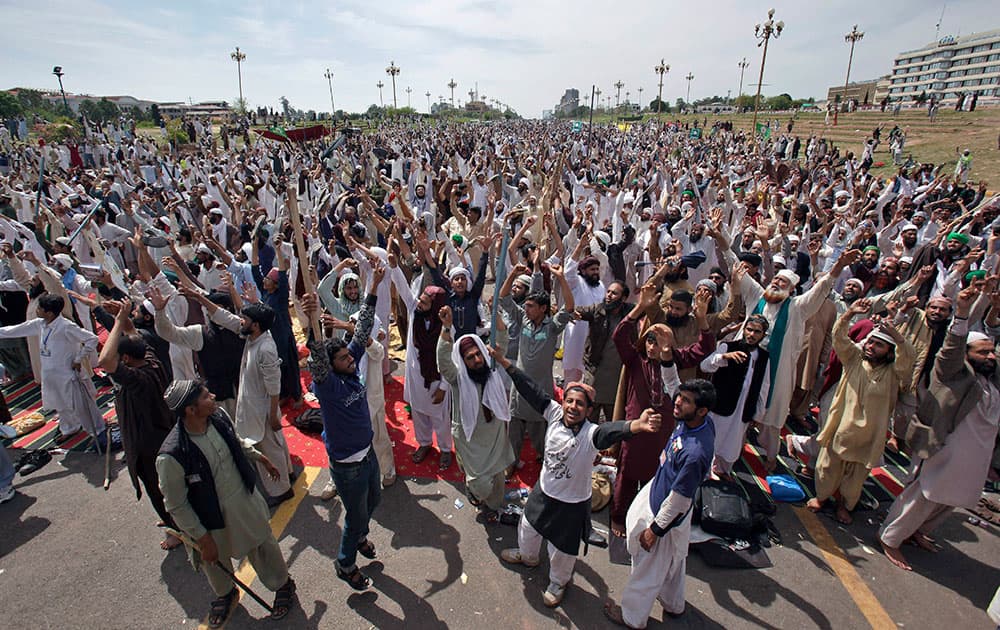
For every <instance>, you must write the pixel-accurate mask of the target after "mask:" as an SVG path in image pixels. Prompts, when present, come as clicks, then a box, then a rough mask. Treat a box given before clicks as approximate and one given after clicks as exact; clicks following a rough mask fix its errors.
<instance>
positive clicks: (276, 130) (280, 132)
mask: <svg viewBox="0 0 1000 630" xmlns="http://www.w3.org/2000/svg"><path fill="white" fill-rule="evenodd" d="M267 130H268V131H270V132H271V133H273V134H275V135H277V136H281V137H282V138H284V139H285V140H287V141H288V142H291V138H289V137H288V134H287V133H285V128H284V127H281V126H278V125H271V126H270V127H268V128H267Z"/></svg>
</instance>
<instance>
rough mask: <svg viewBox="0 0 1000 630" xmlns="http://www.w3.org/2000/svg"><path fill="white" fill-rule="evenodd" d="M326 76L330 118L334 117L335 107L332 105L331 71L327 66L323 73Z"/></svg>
mask: <svg viewBox="0 0 1000 630" xmlns="http://www.w3.org/2000/svg"><path fill="white" fill-rule="evenodd" d="M323 76H324V77H326V82H327V84H328V85H329V86H330V119H331V120H332V119H334V118H336V114H337V108H336V107H334V106H333V73H332V72H330V69H329V68H327V69H326V72H324V73H323Z"/></svg>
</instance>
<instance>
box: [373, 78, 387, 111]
mask: <svg viewBox="0 0 1000 630" xmlns="http://www.w3.org/2000/svg"><path fill="white" fill-rule="evenodd" d="M375 86H376V87H377V88H378V106H379V107H381V108H383V109H385V102H383V101H382V88H384V87H385V83H382V82H381V81H379V82H378V83H376V84H375Z"/></svg>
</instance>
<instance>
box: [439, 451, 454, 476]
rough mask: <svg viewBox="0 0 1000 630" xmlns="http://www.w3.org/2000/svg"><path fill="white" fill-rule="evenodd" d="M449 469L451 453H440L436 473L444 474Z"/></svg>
mask: <svg viewBox="0 0 1000 630" xmlns="http://www.w3.org/2000/svg"><path fill="white" fill-rule="evenodd" d="M449 468H451V451H445V452H443V453H441V461H440V462H439V463H438V471H440V472H444V471H446V470H448V469H449Z"/></svg>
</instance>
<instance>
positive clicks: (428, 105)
mask: <svg viewBox="0 0 1000 630" xmlns="http://www.w3.org/2000/svg"><path fill="white" fill-rule="evenodd" d="M424 96H426V97H427V113H428V114H430V113H431V93H430V91H428V92H427V93H426V94H424ZM452 98H454V97H452Z"/></svg>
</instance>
